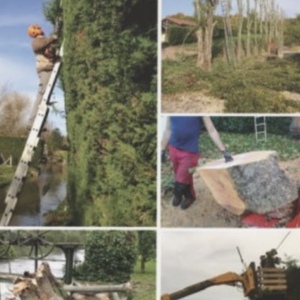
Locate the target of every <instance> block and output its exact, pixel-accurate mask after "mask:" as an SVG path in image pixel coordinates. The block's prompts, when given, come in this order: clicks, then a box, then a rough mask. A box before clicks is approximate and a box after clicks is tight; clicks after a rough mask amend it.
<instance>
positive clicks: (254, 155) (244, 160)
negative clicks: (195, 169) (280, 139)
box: [199, 151, 277, 170]
mask: <svg viewBox="0 0 300 300" xmlns="http://www.w3.org/2000/svg"><path fill="white" fill-rule="evenodd" d="M270 155H274V156H277V152H276V151H252V152H247V153H242V154H237V155H233V156H232V158H233V161H231V162H227V163H226V162H225V160H224V158H222V159H218V160H214V161H212V162H209V163H207V164H205V165H204V166H202V167H200V168H199V169H200V170H201V169H224V168H231V167H234V166H241V165H246V164H250V163H253V162H257V161H261V160H264V159H266V158H268V157H269V156H270Z"/></svg>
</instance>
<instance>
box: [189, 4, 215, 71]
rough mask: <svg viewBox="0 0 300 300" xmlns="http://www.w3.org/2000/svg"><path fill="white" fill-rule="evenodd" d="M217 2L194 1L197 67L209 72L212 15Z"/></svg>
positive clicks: (212, 28) (213, 22)
mask: <svg viewBox="0 0 300 300" xmlns="http://www.w3.org/2000/svg"><path fill="white" fill-rule="evenodd" d="M218 3H219V1H218V0H194V6H195V14H196V20H197V29H196V36H197V49H198V50H197V51H198V54H197V67H199V68H201V69H204V70H207V71H209V70H210V69H211V64H212V44H213V31H214V27H215V25H216V22H215V21H214V13H215V9H216V6H217V5H218Z"/></svg>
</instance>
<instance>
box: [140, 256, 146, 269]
mask: <svg viewBox="0 0 300 300" xmlns="http://www.w3.org/2000/svg"><path fill="white" fill-rule="evenodd" d="M145 271H146V259H145V258H144V257H142V259H141V273H145Z"/></svg>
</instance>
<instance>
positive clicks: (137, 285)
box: [131, 260, 156, 300]
mask: <svg viewBox="0 0 300 300" xmlns="http://www.w3.org/2000/svg"><path fill="white" fill-rule="evenodd" d="M131 282H132V284H133V299H134V300H155V299H156V262H155V261H154V260H151V261H149V262H147V263H146V271H145V273H141V268H140V260H138V262H137V264H136V266H135V268H134V273H133V274H132V276H131Z"/></svg>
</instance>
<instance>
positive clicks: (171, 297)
mask: <svg viewBox="0 0 300 300" xmlns="http://www.w3.org/2000/svg"><path fill="white" fill-rule="evenodd" d="M236 282H242V283H243V277H242V276H240V275H238V274H236V273H233V272H228V273H224V274H222V275H219V276H216V277H213V278H211V279H208V280H205V281H202V282H199V283H196V284H193V285H191V286H188V287H186V288H184V289H182V290H179V291H177V292H174V293H172V294H165V295H163V296H162V297H161V300H177V299H182V298H184V297H187V296H189V295H192V294H195V293H197V292H200V291H203V290H204V289H206V288H208V287H211V286H214V285H219V284H234V283H236Z"/></svg>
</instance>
